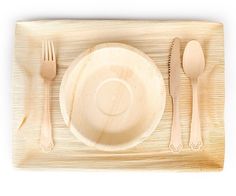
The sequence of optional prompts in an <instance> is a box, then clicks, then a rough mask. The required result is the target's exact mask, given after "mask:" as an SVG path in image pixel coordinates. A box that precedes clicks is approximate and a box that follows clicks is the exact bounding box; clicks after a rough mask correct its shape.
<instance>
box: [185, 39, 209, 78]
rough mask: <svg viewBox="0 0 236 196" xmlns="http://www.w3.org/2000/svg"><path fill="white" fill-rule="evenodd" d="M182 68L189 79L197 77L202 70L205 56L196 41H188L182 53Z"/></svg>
mask: <svg viewBox="0 0 236 196" xmlns="http://www.w3.org/2000/svg"><path fill="white" fill-rule="evenodd" d="M183 68H184V72H185V73H186V75H187V76H188V77H189V78H191V79H197V78H198V76H199V75H200V74H201V73H202V72H203V71H204V68H205V58H204V54H203V50H202V47H201V45H200V43H199V42H198V41H195V40H192V41H190V42H188V44H187V46H186V47H185V50H184V55H183Z"/></svg>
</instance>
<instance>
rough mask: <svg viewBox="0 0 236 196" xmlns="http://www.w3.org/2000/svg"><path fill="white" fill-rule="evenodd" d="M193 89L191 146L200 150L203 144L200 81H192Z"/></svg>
mask: <svg viewBox="0 0 236 196" xmlns="http://www.w3.org/2000/svg"><path fill="white" fill-rule="evenodd" d="M192 91H193V106H192V122H191V132H190V139H189V147H190V148H191V149H192V150H195V151H196V150H200V149H201V147H202V146H203V142H202V133H201V126H200V118H199V106H198V81H197V80H193V81H192Z"/></svg>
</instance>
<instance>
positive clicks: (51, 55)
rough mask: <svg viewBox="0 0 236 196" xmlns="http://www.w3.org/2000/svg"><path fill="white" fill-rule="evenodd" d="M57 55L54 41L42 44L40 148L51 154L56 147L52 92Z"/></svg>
mask: <svg viewBox="0 0 236 196" xmlns="http://www.w3.org/2000/svg"><path fill="white" fill-rule="evenodd" d="M56 70H57V67H56V55H55V50H54V45H53V42H52V41H43V42H42V60H41V76H42V78H43V79H44V111H43V118H42V125H41V132H40V147H41V149H42V150H43V151H45V152H49V151H51V150H52V149H53V147H54V142H53V133H52V124H51V114H50V94H51V93H50V91H51V85H52V81H53V80H54V78H55V77H56Z"/></svg>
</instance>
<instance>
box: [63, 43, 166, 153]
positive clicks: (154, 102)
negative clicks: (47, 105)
mask: <svg viewBox="0 0 236 196" xmlns="http://www.w3.org/2000/svg"><path fill="white" fill-rule="evenodd" d="M165 98H166V94H165V85H164V81H163V78H162V75H161V73H160V71H159V70H158V68H157V67H156V65H155V63H154V62H153V61H152V60H151V59H150V58H149V57H148V56H147V55H145V54H144V53H143V52H141V51H139V50H138V49H136V48H133V47H131V46H128V45H125V44H120V43H105V44H99V45H97V46H95V47H94V48H91V49H89V50H87V51H85V52H84V53H82V54H81V55H79V57H78V58H77V59H76V60H75V61H74V62H73V63H72V65H71V66H70V67H69V68H68V70H67V71H66V73H65V75H64V77H63V79H62V83H61V89H60V106H61V111H62V115H63V118H64V120H65V122H66V124H67V125H68V126H69V128H70V130H71V131H72V133H73V134H74V135H75V136H76V137H77V138H78V139H79V140H80V141H82V142H83V143H85V144H87V145H89V146H94V147H96V148H97V149H100V150H105V151H115V150H124V149H127V148H130V147H133V146H135V145H137V144H138V143H140V142H142V141H143V140H144V139H145V138H146V137H147V136H149V135H150V134H151V133H152V132H153V131H154V130H155V128H156V127H157V125H158V123H159V121H160V119H161V117H162V114H163V112H164V108H165Z"/></svg>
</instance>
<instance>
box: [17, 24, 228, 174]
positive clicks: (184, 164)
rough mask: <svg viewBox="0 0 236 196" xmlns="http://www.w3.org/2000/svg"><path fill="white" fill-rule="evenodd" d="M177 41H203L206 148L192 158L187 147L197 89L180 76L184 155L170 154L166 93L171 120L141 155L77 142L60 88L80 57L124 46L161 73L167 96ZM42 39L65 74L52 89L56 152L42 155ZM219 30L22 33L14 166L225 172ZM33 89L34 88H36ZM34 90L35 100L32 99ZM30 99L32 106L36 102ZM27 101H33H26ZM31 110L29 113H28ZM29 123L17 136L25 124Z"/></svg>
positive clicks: (86, 27) (119, 27) (20, 29)
mask: <svg viewBox="0 0 236 196" xmlns="http://www.w3.org/2000/svg"><path fill="white" fill-rule="evenodd" d="M174 37H179V38H180V39H181V40H182V44H181V46H182V48H181V51H183V47H184V46H185V45H186V43H187V42H188V41H190V40H192V39H196V40H199V41H200V43H201V45H202V46H203V50H204V53H205V57H206V67H205V70H204V72H203V73H202V74H201V76H200V79H199V91H198V93H199V99H200V100H199V108H200V111H201V112H200V120H201V129H202V136H203V140H204V148H203V149H202V150H201V151H199V152H193V151H191V150H190V149H189V147H188V140H189V132H190V123H191V106H192V95H191V93H192V92H191V84H190V80H189V78H188V77H187V76H186V75H185V74H184V72H183V71H182V70H181V73H180V74H181V87H180V89H181V90H180V119H181V121H180V124H181V127H182V135H183V150H182V152H181V153H178V154H173V153H172V152H171V151H170V149H169V139H170V131H171V121H172V106H171V105H172V104H171V97H170V95H169V94H168V93H167V97H166V107H165V111H164V115H163V117H162V119H161V121H160V123H159V125H158V126H157V127H156V130H155V131H154V132H153V134H152V135H151V136H150V137H148V138H147V139H146V140H145V141H144V142H143V143H141V144H139V145H137V146H136V147H134V148H131V149H128V150H125V151H119V152H116V153H112V152H103V151H99V150H96V149H94V148H93V147H88V146H86V145H84V144H83V143H82V142H81V143H80V142H78V140H77V138H76V137H75V136H74V135H73V134H71V132H70V130H69V128H68V127H67V126H66V125H65V123H64V120H63V118H62V115H61V112H60V106H59V89H60V83H61V80H62V77H63V74H64V73H65V71H66V69H67V68H68V66H69V65H70V64H71V63H72V61H73V60H74V59H75V58H76V57H77V56H78V54H79V53H81V52H83V51H84V50H86V49H88V48H91V47H93V46H95V45H97V44H100V43H104V42H120V43H125V44H128V45H131V46H133V47H136V48H138V49H139V50H141V51H143V52H144V53H146V54H147V55H148V56H149V57H150V58H151V59H153V61H154V62H155V64H156V65H157V67H158V68H159V70H160V71H161V73H162V75H163V78H164V81H165V85H166V92H168V91H167V88H168V86H167V84H168V56H169V51H170V46H171V42H172V40H173V38H174ZM42 39H50V40H53V41H54V45H55V49H56V53H57V56H58V59H57V62H58V63H57V64H58V74H57V77H56V78H55V82H54V84H53V94H52V99H53V100H54V101H53V102H52V110H51V111H52V125H53V129H54V140H55V147H54V149H53V151H52V152H50V153H42V152H41V150H40V148H39V133H40V124H41V117H42V112H43V103H44V101H43V96H44V95H43V94H44V93H43V92H44V88H43V80H42V78H41V77H40V56H41V41H42ZM223 40H224V39H223V26H222V24H220V23H211V22H198V21H196V22H193V21H128V20H126V21H119V20H117V21H112V20H106V21H90V20H82V21H77V20H67V21H63V20H61V21H33V22H18V23H17V26H16V45H15V63H14V66H13V75H12V77H13V91H12V93H13V114H14V119H13V162H14V164H15V165H16V166H17V167H21V168H61V167H63V168H102V169H107V168H110V169H118V168H119V169H123V168H126V169H162V170H163V169H168V170H178V171H196V170H197V171H205V170H220V169H222V167H223V162H224V119H223V116H224V43H223ZM31 85H32V88H31V87H30V86H31ZM28 89H32V90H31V91H32V92H28ZM28 96H30V97H31V99H29V97H28ZM26 100H27V101H26ZM28 104H29V106H30V107H28V106H27V105H28ZM25 108H26V109H27V108H28V109H27V110H28V111H29V118H28V120H27V121H26V123H25V124H24V125H23V126H22V127H21V130H20V131H19V132H18V131H17V127H18V126H19V123H20V120H21V119H22V116H23V115H24V113H25Z"/></svg>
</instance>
